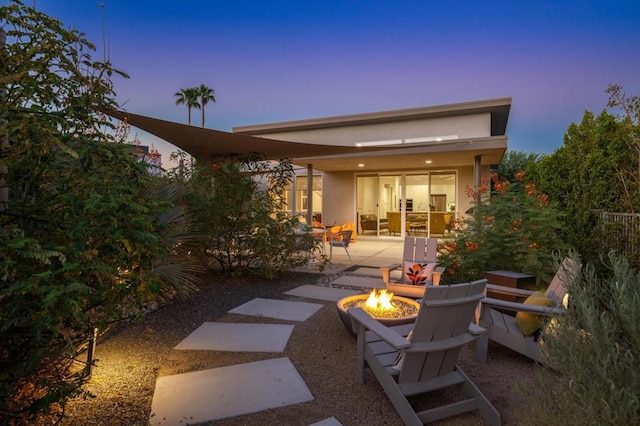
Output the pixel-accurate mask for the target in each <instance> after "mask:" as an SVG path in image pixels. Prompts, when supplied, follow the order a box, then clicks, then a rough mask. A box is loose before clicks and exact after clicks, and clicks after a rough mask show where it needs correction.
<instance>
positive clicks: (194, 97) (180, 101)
mask: <svg viewBox="0 0 640 426" xmlns="http://www.w3.org/2000/svg"><path fill="white" fill-rule="evenodd" d="M174 96H175V97H176V98H177V99H176V105H186V106H187V123H189V125H191V108H195V109H200V104H199V103H198V93H197V91H196V89H195V88H189V89H180V90H179V91H177V92H176V93H175V94H174ZM203 116H204V112H203Z"/></svg>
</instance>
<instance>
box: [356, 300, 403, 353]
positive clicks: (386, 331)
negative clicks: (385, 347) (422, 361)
mask: <svg viewBox="0 0 640 426" xmlns="http://www.w3.org/2000/svg"><path fill="white" fill-rule="evenodd" d="M347 312H348V313H349V314H350V315H351V322H352V324H353V328H354V330H358V333H360V332H361V327H360V325H363V326H364V328H365V330H371V331H372V332H374V333H375V334H377V335H378V336H379V337H380V338H381V339H382V340H384V341H385V342H387V343H388V344H389V345H391V346H393V347H394V348H395V349H403V348H407V347H409V346H411V341H409V340H407V339H405V338H404V337H402V336H401V335H400V334H398V333H396V332H395V331H394V330H392V329H390V328H389V327H386V326H384V325H382V324H380V323H379V322H378V321H376V320H375V319H373V318H372V317H371V315H369V314H368V313H367V312H366V311H365V310H364V309H362V308H351V309H349V310H348V311H347Z"/></svg>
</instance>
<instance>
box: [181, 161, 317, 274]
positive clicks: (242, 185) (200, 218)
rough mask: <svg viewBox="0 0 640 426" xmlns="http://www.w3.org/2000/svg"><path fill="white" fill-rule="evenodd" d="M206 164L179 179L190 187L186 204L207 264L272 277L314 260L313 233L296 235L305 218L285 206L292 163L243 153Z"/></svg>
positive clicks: (217, 267) (207, 265)
mask: <svg viewBox="0 0 640 426" xmlns="http://www.w3.org/2000/svg"><path fill="white" fill-rule="evenodd" d="M204 163H205V162H203V161H201V162H199V163H198V164H197V165H196V166H195V168H193V169H192V171H191V172H190V173H185V172H184V171H180V170H178V171H177V173H174V174H173V179H183V181H184V183H185V185H186V186H187V188H188V189H187V193H186V196H185V197H184V202H185V204H186V205H187V208H188V210H189V212H190V214H191V215H192V216H193V218H194V219H195V222H196V223H197V224H198V226H199V231H200V233H201V234H202V236H203V241H204V244H203V245H202V247H201V248H200V250H199V251H198V252H199V256H200V258H201V260H202V263H203V265H204V266H205V267H206V268H208V269H210V270H214V271H218V272H221V273H223V274H232V275H242V274H246V273H249V274H255V275H260V276H262V277H266V278H271V277H274V276H276V275H278V274H279V273H281V272H283V271H285V270H290V269H292V268H294V267H296V266H300V265H303V264H306V263H307V262H308V260H309V256H310V252H312V251H313V250H314V248H315V245H314V241H313V237H312V236H311V235H295V234H294V232H293V231H294V229H296V228H298V227H299V225H300V223H299V218H298V217H290V216H288V215H287V214H286V213H285V212H283V211H282V210H281V209H280V207H281V206H282V200H281V199H280V195H281V194H283V193H284V191H285V188H286V186H287V185H288V184H289V183H290V182H291V179H292V176H293V169H292V166H291V163H290V162H289V161H287V160H281V161H280V162H279V163H277V164H274V163H269V162H265V161H263V158H262V157H261V156H259V155H243V156H232V157H228V158H225V159H217V160H216V161H214V162H213V164H204Z"/></svg>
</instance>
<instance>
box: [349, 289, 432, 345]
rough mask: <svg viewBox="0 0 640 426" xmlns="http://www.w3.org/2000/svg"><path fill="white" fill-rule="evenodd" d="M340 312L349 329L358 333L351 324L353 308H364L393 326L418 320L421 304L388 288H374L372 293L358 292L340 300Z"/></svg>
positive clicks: (385, 323) (388, 325) (382, 321)
mask: <svg viewBox="0 0 640 426" xmlns="http://www.w3.org/2000/svg"><path fill="white" fill-rule="evenodd" d="M336 306H337V308H338V314H339V315H340V319H341V320H342V323H343V324H344V326H345V327H346V328H347V330H348V331H349V332H350V333H351V334H352V335H354V336H355V335H356V334H357V330H354V329H353V326H352V324H351V315H349V313H348V310H349V309H351V308H362V309H364V310H365V311H367V312H368V313H369V315H371V316H372V317H373V318H375V319H376V320H377V321H378V322H380V323H382V324H384V325H386V326H387V327H392V326H395V325H402V324H410V323H412V322H414V321H415V320H416V316H417V315H418V310H419V309H420V304H419V303H418V302H416V301H415V300H413V299H409V298H406V297H399V296H394V295H393V293H387V291H386V290H381V291H378V290H376V289H374V290H373V291H372V292H371V293H370V294H356V295H355V296H348V297H345V298H343V299H340V300H338V302H337V303H336Z"/></svg>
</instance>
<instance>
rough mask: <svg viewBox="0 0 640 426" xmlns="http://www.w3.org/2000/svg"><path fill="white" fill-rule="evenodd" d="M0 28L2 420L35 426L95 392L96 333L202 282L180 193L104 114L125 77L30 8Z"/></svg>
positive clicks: (8, 12) (76, 36) (5, 14)
mask: <svg viewBox="0 0 640 426" xmlns="http://www.w3.org/2000/svg"><path fill="white" fill-rule="evenodd" d="M0 26H1V27H3V28H4V29H6V32H7V45H6V46H5V47H4V49H0V76H1V77H0V81H1V82H2V90H1V91H0V97H1V99H0V144H1V151H0V153H1V155H0V165H1V166H2V168H1V169H0V187H1V189H2V192H0V194H1V197H2V198H1V199H0V202H1V203H0V424H25V423H29V422H34V421H35V419H36V418H37V417H38V416H39V415H42V414H46V413H48V412H53V413H55V414H56V415H58V416H62V415H63V414H64V407H65V403H66V401H67V400H68V399H69V398H72V397H74V396H78V395H84V396H87V395H86V393H85V392H84V391H83V388H82V386H83V384H84V383H85V381H86V380H87V375H88V374H89V372H90V369H89V368H87V367H88V364H87V361H86V355H85V354H84V353H83V352H84V350H85V349H86V348H87V347H88V345H89V342H91V341H92V339H93V337H94V335H95V334H94V333H95V330H99V331H103V330H105V329H106V328H107V327H108V326H109V324H111V323H113V322H115V321H118V320H121V319H123V318H125V317H130V316H131V315H133V314H134V313H135V312H139V308H140V307H141V306H142V304H143V303H144V302H147V301H149V300H152V299H153V298H154V297H155V295H157V294H158V293H159V292H161V291H163V289H165V288H167V287H171V291H178V292H181V293H182V294H185V293H186V292H188V291H189V290H190V289H192V288H193V285H194V283H195V281H194V279H193V277H194V276H193V272H194V269H193V267H190V266H188V265H184V264H182V263H181V262H182V259H181V258H183V257H184V255H185V254H186V251H187V250H188V244H187V243H188V239H187V238H185V237H186V236H188V234H189V231H188V228H189V223H188V221H186V220H185V217H184V216H183V215H182V214H181V212H180V211H179V210H178V209H176V207H175V206H174V204H173V202H172V201H171V199H172V197H173V196H174V195H175V194H173V193H172V190H171V189H170V188H166V187H161V186H159V185H158V182H157V181H156V179H155V178H154V177H153V176H152V175H151V174H150V173H149V172H148V170H147V165H146V164H145V163H142V162H140V161H138V160H137V159H136V158H135V157H134V156H133V155H132V153H131V151H132V150H131V146H130V145H127V144H124V143H121V142H122V141H119V140H116V138H115V137H114V135H113V133H112V132H106V131H105V129H108V128H110V127H111V125H110V123H108V122H106V121H104V119H103V116H102V115H100V114H96V112H95V111H96V110H99V109H101V108H113V107H114V106H115V103H114V100H113V92H112V85H111V82H110V79H111V77H112V76H114V75H116V71H115V70H114V69H112V68H111V66H110V65H109V64H108V63H101V62H95V61H92V60H91V57H90V55H89V52H90V51H91V50H93V46H92V45H91V44H90V43H89V42H88V41H87V40H86V39H85V38H84V36H83V35H82V34H80V33H78V32H77V31H74V30H66V29H64V27H63V25H62V23H60V22H59V21H57V20H55V19H52V18H50V17H48V16H47V15H45V14H42V13H39V12H36V11H35V10H34V9H33V8H30V7H26V6H24V5H23V4H22V3H20V2H18V1H12V2H11V3H10V4H9V5H8V6H4V7H0Z"/></svg>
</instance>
